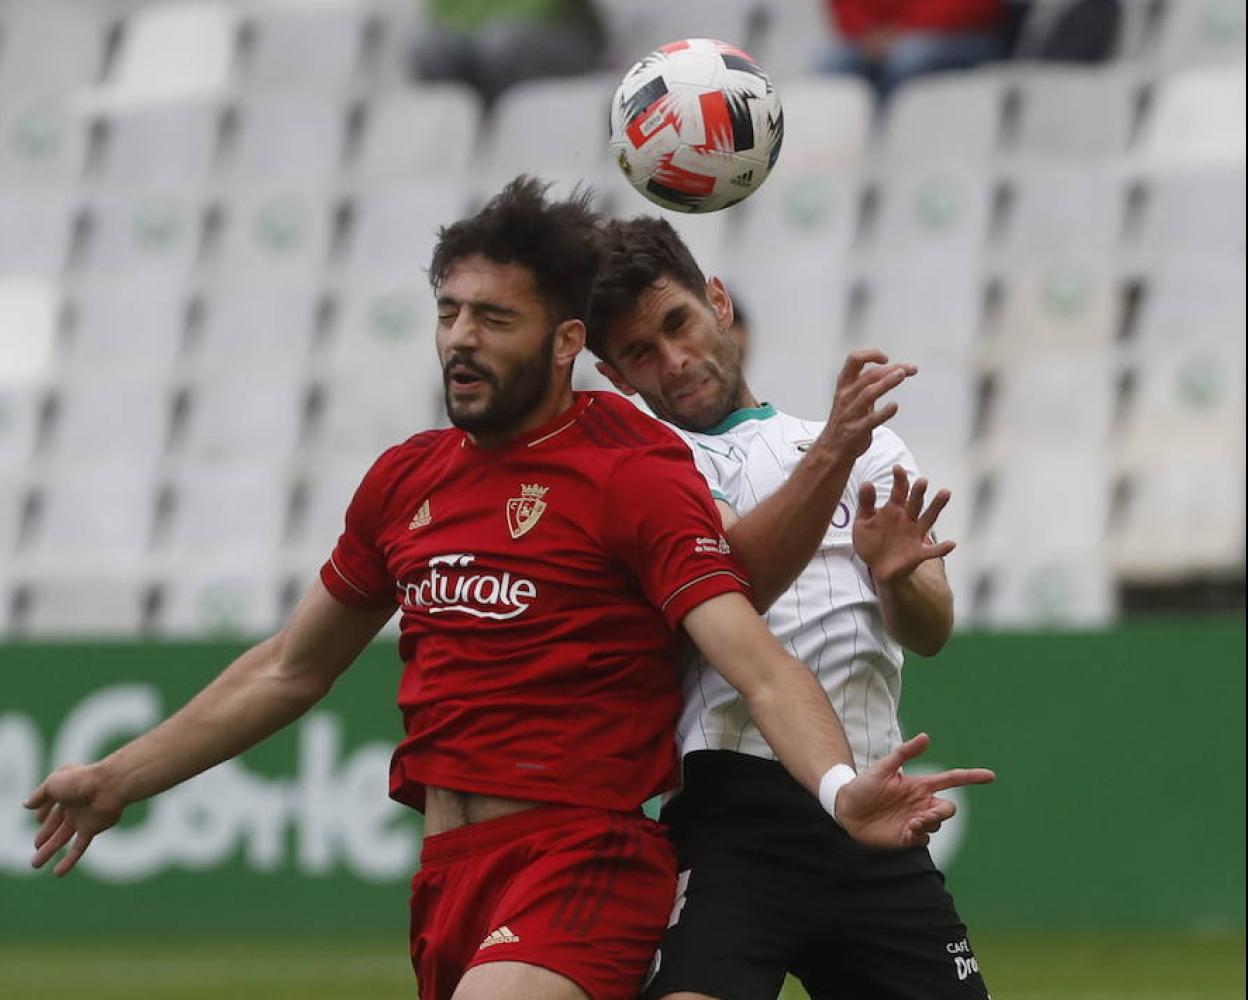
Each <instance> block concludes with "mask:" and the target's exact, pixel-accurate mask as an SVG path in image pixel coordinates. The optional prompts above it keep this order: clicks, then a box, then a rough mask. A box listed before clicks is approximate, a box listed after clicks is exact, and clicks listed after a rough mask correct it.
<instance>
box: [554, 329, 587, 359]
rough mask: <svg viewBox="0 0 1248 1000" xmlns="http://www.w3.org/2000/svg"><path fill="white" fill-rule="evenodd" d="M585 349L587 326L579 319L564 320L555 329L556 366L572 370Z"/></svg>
mask: <svg viewBox="0 0 1248 1000" xmlns="http://www.w3.org/2000/svg"><path fill="white" fill-rule="evenodd" d="M584 349H585V324H584V323H583V322H581V321H580V320H579V319H568V320H564V321H563V322H562V323H560V324H559V325H558V326H557V327H555V352H554V353H555V364H556V365H558V366H559V367H561V368H562V367H564V366H566V367H568V368H571V367H572V365H573V363H574V362H575V361H576V356H577V355H578V354H580V353H581V351H583V350H584Z"/></svg>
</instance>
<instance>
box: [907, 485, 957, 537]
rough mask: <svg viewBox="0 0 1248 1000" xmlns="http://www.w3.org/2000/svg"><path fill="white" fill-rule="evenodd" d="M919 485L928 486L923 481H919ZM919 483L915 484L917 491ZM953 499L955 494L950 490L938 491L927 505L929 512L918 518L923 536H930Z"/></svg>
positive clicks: (924, 512) (926, 511)
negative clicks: (938, 519)
mask: <svg viewBox="0 0 1248 1000" xmlns="http://www.w3.org/2000/svg"><path fill="white" fill-rule="evenodd" d="M919 483H923V485H924V486H926V485H927V484H926V483H925V482H923V480H922V479H920V480H919ZM919 483H915V484H914V485H915V489H918V485H919ZM952 498H953V494H952V493H950V492H949V491H948V490H937V491H936V495H935V496H934V497H932V502H931V503H930V504H928V505H927V510H925V511H923V513H922V514H921V515H919V516H918V517H917V518H916V520H917V522H918V525H919V528H920V529H921V530H922V532H923V534H925V535H926V534H928V533H929V532H930V531H931V530H932V528H934V527H935V526H936V519H937V518H938V517H940V515H941V513H942V512H943V511H944V509H945V507H946V506H947V505H948V503H949V501H950V500H951V499H952Z"/></svg>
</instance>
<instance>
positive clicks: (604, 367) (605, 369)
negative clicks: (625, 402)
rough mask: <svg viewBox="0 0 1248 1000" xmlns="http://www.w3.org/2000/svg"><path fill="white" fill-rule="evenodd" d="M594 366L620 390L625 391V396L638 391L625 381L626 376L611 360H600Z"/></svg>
mask: <svg viewBox="0 0 1248 1000" xmlns="http://www.w3.org/2000/svg"><path fill="white" fill-rule="evenodd" d="M594 367H595V368H597V369H598V374H599V375H601V376H602V377H603V378H605V379H606V380H607V381H608V382H610V383H611V384H612V385H613V386H615V387H616V388H617V389H619V390H620V392H622V393H624V395H625V396H631V395H633V394H634V393H635V392H636V391H637V390H636V389H634V388H633V387H632V386H631V385H629V384H628V383H627V382H625V381H624V376H623V375H621V374H620V373H619V372H618V371H617V370H616V368H615V366H614V365H612V364H611V363H610V362H609V361H599V362H598V363H597V364H596V365H594Z"/></svg>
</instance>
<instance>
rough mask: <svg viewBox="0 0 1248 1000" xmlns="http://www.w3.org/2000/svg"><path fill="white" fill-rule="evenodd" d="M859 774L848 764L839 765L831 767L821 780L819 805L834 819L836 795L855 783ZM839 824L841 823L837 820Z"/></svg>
mask: <svg viewBox="0 0 1248 1000" xmlns="http://www.w3.org/2000/svg"><path fill="white" fill-rule="evenodd" d="M856 777H858V775H857V774H855V773H854V769H853V768H852V767H850V766H849V765H848V764H837V765H836V766H835V767H830V768H828V769H827V771H826V772H825V773H824V775H823V777H822V778H820V779H819V804H820V805H821V806H823V811H824V812H826V813H827V814H828V815H829V816H831V817H832V818H833V819H836V793H837V792H839V791H840V790H841V788H842V786H844V785H847V784H849V782H851V781H853V780H854V779H855V778H856ZM837 822H840V821H839V820H837Z"/></svg>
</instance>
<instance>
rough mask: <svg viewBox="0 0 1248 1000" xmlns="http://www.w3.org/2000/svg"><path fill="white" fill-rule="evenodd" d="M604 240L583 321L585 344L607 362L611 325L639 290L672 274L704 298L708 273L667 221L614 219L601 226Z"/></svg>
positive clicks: (630, 306)
mask: <svg viewBox="0 0 1248 1000" xmlns="http://www.w3.org/2000/svg"><path fill="white" fill-rule="evenodd" d="M603 242H604V251H603V255H602V262H601V264H600V265H599V267H598V277H597V279H596V280H595V281H594V288H593V295H592V296H591V298H590V303H589V319H588V321H587V322H586V327H587V334H586V343H587V345H588V347H589V349H590V350H591V351H593V352H594V354H596V355H597V356H598V357H599V358H601V359H602V360H603V361H610V360H611V359H610V358H608V357H607V355H606V339H607V331H608V330H609V329H610V328H611V324H612V323H614V322H615V321H616V320H617V319H619V318H620V317H621V316H624V315H627V314H628V313H630V312H631V311H632V309H633V307H634V306H635V305H636V304H637V299H638V297H639V296H640V295H641V293H642V292H644V291H645V290H646V289H647V288H649V287H650V286H651V285H653V284H654V283H655V282H656V281H658V280H659V279H660V278H663V277H667V278H670V279H672V280H673V281H675V282H676V283H677V284H678V285H681V286H683V287H684V288H686V289H688V290H689V291H691V292H693V294H694V295H696V296H697V297H698V298H699V299H701V300H702V301H703V302H706V301H707V297H706V275H705V274H703V272H702V268H700V267H698V262H697V261H696V260H694V259H693V254H692V253H690V252H689V248H688V247H687V246H685V241H684V240H682V239H681V238H680V235H679V234H678V233H677V232H676V230H675V229H673V228H672V226H671V223H669V222H668V221H667V220H666V219H660V218H656V217H654V216H649V215H639V216H637V217H636V218H634V219H614V220H612V221H610V222H608V223H606V224H605V227H604V233H603Z"/></svg>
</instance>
